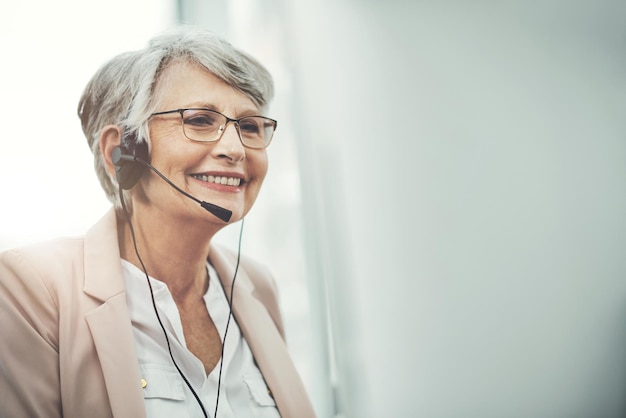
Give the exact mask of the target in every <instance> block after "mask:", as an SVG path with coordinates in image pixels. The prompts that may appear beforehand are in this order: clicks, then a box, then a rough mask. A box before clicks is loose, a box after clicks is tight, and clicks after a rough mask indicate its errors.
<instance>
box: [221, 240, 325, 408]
mask: <svg viewBox="0 0 626 418" xmlns="http://www.w3.org/2000/svg"><path fill="white" fill-rule="evenodd" d="M209 259H210V261H211V264H212V265H213V267H214V268H215V270H216V271H217V272H218V274H219V276H220V280H221V282H222V286H223V287H224V290H225V292H226V296H227V298H228V299H229V300H230V299H231V285H232V279H233V274H234V271H235V263H236V259H234V257H232V256H231V257H229V256H228V254H226V253H225V252H224V251H222V250H220V249H219V248H216V247H212V248H211V253H210V257H209ZM234 294H235V296H234V299H233V302H232V306H233V315H234V316H235V319H236V321H237V324H238V325H239V328H240V329H241V332H242V334H243V336H244V338H245V339H246V341H247V343H248V346H250V350H251V351H252V354H253V355H254V359H255V360H256V362H257V364H258V366H259V369H261V373H263V377H264V378H265V381H266V383H267V385H268V387H269V388H270V390H271V392H272V395H273V396H274V399H275V400H276V404H277V406H278V410H279V411H280V414H281V416H282V418H313V417H315V414H314V412H313V407H312V405H311V403H310V401H309V398H308V396H307V393H306V389H305V388H304V385H303V383H302V381H301V379H300V376H299V375H298V372H297V370H296V368H295V366H294V364H293V362H292V360H291V357H290V355H289V353H288V351H287V347H286V345H285V342H284V341H283V339H282V338H281V336H280V333H279V332H278V330H277V328H276V326H275V324H274V322H273V321H272V318H271V317H270V315H269V314H268V312H267V310H266V309H265V307H264V306H263V304H262V303H261V302H260V301H259V300H258V299H257V298H256V297H254V285H253V282H252V280H251V279H250V277H249V276H248V273H247V272H246V271H245V269H244V268H243V267H242V266H241V265H240V266H239V271H238V272H237V279H236V284H235V289H234Z"/></svg>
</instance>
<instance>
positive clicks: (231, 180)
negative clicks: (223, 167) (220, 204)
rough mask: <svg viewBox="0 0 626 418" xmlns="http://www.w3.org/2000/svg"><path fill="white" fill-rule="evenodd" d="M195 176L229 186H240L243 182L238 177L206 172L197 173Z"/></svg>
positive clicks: (208, 181)
mask: <svg viewBox="0 0 626 418" xmlns="http://www.w3.org/2000/svg"><path fill="white" fill-rule="evenodd" d="M194 177H195V178H197V179H198V180H201V181H205V182H207V183H215V184H226V185H229V186H239V184H241V179H239V178H237V177H226V176H207V175H204V174H196V175H194Z"/></svg>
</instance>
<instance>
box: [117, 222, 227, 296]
mask: <svg viewBox="0 0 626 418" xmlns="http://www.w3.org/2000/svg"><path fill="white" fill-rule="evenodd" d="M136 213H137V212H135V214H133V216H132V217H131V221H132V225H133V228H134V233H135V240H136V245H137V251H138V252H139V256H140V257H141V261H143V264H144V266H145V269H146V271H147V273H148V275H150V276H151V277H153V278H155V279H157V280H160V281H162V282H164V283H165V284H166V285H167V286H168V288H169V290H170V292H171V293H172V296H173V297H174V299H175V300H177V301H184V300H187V299H188V298H192V299H195V298H197V297H201V296H202V295H204V293H205V292H206V289H207V286H208V276H207V272H206V262H207V258H208V256H209V248H210V244H211V239H212V238H213V236H214V235H215V233H216V232H217V231H218V230H219V229H220V228H215V227H212V225H208V226H206V225H201V226H199V225H198V224H197V222H184V221H181V220H173V219H170V218H167V219H161V217H159V216H156V214H151V216H145V215H147V214H145V213H144V214H142V215H141V216H139V215H137V214H136ZM203 226H206V228H203ZM118 241H119V244H120V254H121V256H122V258H124V259H125V260H127V261H129V262H131V263H133V264H134V265H135V266H137V267H138V268H139V269H141V270H143V267H142V265H141V262H140V261H139V257H138V256H137V254H136V252H135V244H134V243H133V238H132V234H131V229H130V226H129V224H128V222H125V221H124V220H123V219H121V220H119V221H118Z"/></svg>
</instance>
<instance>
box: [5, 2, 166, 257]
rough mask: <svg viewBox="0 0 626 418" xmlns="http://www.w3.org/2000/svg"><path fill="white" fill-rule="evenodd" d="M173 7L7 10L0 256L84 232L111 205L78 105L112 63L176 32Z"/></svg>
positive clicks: (31, 6)
mask: <svg viewBox="0 0 626 418" xmlns="http://www.w3.org/2000/svg"><path fill="white" fill-rule="evenodd" d="M173 3H174V2H172V1H168V0H135V1H132V2H128V1H122V0H108V1H106V2H84V1H78V0H60V1H55V2H50V1H45V0H31V1H28V2H17V1H10V2H2V3H0V16H1V17H0V45H1V46H2V51H3V56H4V58H3V64H2V69H1V70H0V91H1V92H2V100H1V101H0V123H1V130H0V132H2V135H1V137H0V138H1V139H0V191H1V194H2V198H0V202H1V208H2V209H1V212H0V214H1V215H2V216H0V250H2V249H6V248H10V247H14V246H17V245H22V244H25V243H28V242H33V241H39V240H44V239H48V238H53V237H56V236H67V235H78V234H83V233H84V232H85V231H86V230H87V229H88V228H89V226H90V225H92V224H93V223H94V222H95V221H96V220H97V219H99V218H100V216H101V215H102V214H103V213H104V212H105V211H106V210H107V209H108V208H109V207H110V204H109V202H108V201H107V199H106V197H105V195H104V192H103V191H102V189H101V188H100V185H99V183H98V181H97V178H96V176H95V173H94V170H93V159H92V156H91V152H90V151H89V148H88V146H87V141H86V139H85V137H84V136H83V134H82V131H81V129H80V122H79V120H78V117H77V115H76V108H77V105H78V100H79V98H80V95H81V93H82V90H83V88H84V86H85V85H86V83H87V82H88V80H89V78H90V77H91V76H92V75H93V74H94V73H95V71H96V70H97V69H98V67H99V66H100V65H102V64H103V63H104V62H105V61H107V60H108V59H110V58H112V57H113V56H114V55H116V54H118V53H120V52H124V51H128V50H132V49H138V48H141V47H143V46H144V44H145V42H146V41H147V40H148V39H149V38H150V37H152V36H153V35H155V34H156V33H158V32H160V31H162V30H164V29H166V28H168V27H169V26H171V25H173V24H174V16H175V14H174V10H173V7H174V4H173Z"/></svg>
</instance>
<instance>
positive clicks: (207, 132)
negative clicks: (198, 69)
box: [182, 109, 275, 148]
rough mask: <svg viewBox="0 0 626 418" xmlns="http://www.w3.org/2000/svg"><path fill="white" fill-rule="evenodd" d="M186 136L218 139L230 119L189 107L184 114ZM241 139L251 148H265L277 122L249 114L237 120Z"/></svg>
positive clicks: (202, 139) (204, 139)
mask: <svg viewBox="0 0 626 418" xmlns="http://www.w3.org/2000/svg"><path fill="white" fill-rule="evenodd" d="M182 118H183V131H184V133H185V136H186V137H187V138H189V139H191V140H193V141H202V142H210V141H216V140H218V139H219V138H220V137H221V135H222V133H223V131H224V130H225V129H226V125H227V123H228V119H226V117H225V116H224V115H221V114H219V113H217V112H213V111H211V110H202V109H200V110H197V109H188V110H185V111H184V112H183V114H182ZM236 125H237V130H238V131H239V134H240V137H241V141H242V142H243V144H244V145H246V146H247V147H250V148H265V147H266V146H267V145H268V144H269V142H270V141H271V140H272V135H273V134H274V129H275V124H274V122H273V121H272V120H271V119H267V118H264V117H262V116H248V117H244V118H241V119H239V120H238V122H236Z"/></svg>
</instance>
